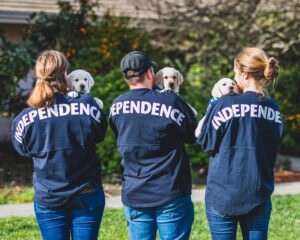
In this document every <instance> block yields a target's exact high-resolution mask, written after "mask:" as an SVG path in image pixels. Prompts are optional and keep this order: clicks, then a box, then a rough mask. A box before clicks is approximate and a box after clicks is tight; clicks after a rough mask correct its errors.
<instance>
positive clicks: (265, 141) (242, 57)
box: [197, 48, 282, 240]
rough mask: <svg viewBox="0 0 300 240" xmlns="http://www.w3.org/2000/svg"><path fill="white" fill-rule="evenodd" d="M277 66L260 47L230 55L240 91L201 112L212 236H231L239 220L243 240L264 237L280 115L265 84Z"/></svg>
mask: <svg viewBox="0 0 300 240" xmlns="http://www.w3.org/2000/svg"><path fill="white" fill-rule="evenodd" d="M278 70H279V67H278V62H277V60H276V59H275V58H273V57H270V58H269V57H268V56H267V54H266V53H265V52H264V51H263V50H261V49H259V48H246V49H244V50H243V51H242V52H240V53H239V54H238V55H237V56H236V58H235V59H234V72H235V80H236V82H237V84H238V86H239V88H240V90H241V92H242V94H239V95H234V96H223V97H221V98H220V99H219V100H218V102H217V103H216V105H214V106H213V107H212V108H210V109H209V110H208V113H206V120H205V123H204V125H203V128H202V132H201V135H200V137H199V138H198V140H197V143H198V144H199V145H201V147H202V148H203V150H204V151H206V152H208V153H209V154H210V155H211V160H210V164H209V170H208V177H207V188H206V195H205V199H206V216H207V219H208V223H209V227H210V232H211V236H212V239H217V240H219V239H222V240H223V239H228V240H231V239H236V231H237V224H238V223H239V224H240V226H241V229H242V234H243V239H251V240H258V239H259V240H263V239H267V238H268V224H269V220H270V215H271V209H272V206H271V194H272V192H273V190H274V173H273V168H274V163H275V158H276V154H277V151H278V149H279V146H280V142H281V135H282V119H281V113H280V110H279V106H278V104H277V103H276V101H275V100H273V99H272V98H270V97H268V91H267V88H268V86H269V85H272V84H274V81H275V78H276V76H277V75H278Z"/></svg>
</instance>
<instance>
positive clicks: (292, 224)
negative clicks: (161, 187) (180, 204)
mask: <svg viewBox="0 0 300 240" xmlns="http://www.w3.org/2000/svg"><path fill="white" fill-rule="evenodd" d="M0 239H1V240H8V239H9V240H14V239H20V240H21V239H22V240H25V239H30V240H32V239H41V237H40V233H39V230H38V227H37V223H36V221H35V218H34V217H12V218H3V219H0ZM99 239H105V240H123V239H128V236H127V229H126V222H125V219H124V216H123V211H122V209H106V210H105V212H104V216H103V221H102V224H101V230H100V234H99ZM191 239H193V240H199V239H204V240H205V239H210V235H209V230H208V226H207V222H206V218H205V212H204V204H203V203H197V204H195V221H194V225H193V229H192V234H191ZM238 239H242V238H241V235H240V233H239V234H238ZM269 239H271V240H297V239H300V195H288V196H274V197H273V212H272V216H271V222H270V231H269Z"/></svg>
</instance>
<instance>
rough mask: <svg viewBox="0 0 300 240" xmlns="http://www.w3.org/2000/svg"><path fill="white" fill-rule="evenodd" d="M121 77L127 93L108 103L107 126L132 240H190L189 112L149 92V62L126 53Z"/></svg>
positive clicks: (170, 96)
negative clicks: (114, 144)
mask: <svg viewBox="0 0 300 240" xmlns="http://www.w3.org/2000/svg"><path fill="white" fill-rule="evenodd" d="M120 66H121V72H122V74H123V76H124V79H125V81H126V83H127V84H128V86H129V88H130V92H127V93H125V94H123V95H121V96H119V97H118V98H116V99H115V100H114V101H113V104H112V106H111V108H110V125H111V127H112V129H113V131H114V132H115V135H116V138H117V147H118V150H119V152H120V153H121V156H122V162H121V164H122V167H123V182H122V202H123V204H124V213H125V216H126V219H127V226H128V232H129V235H130V239H132V240H140V239H143V240H152V239H155V238H156V232H157V229H158V231H159V235H160V238H161V239H173V240H175V239H189V235H190V231H191V227H192V223H193V220H194V206H193V203H192V201H191V173H190V166H189V159H188V156H187V154H186V151H185V146H184V143H190V144H191V143H194V141H195V140H196V139H195V137H194V131H195V128H196V126H197V123H196V119H195V117H194V114H193V112H192V110H191V108H190V107H189V106H188V105H187V104H186V103H185V102H184V101H183V100H182V99H181V98H180V97H179V96H178V95H177V94H176V93H174V92H172V91H171V92H164V93H161V92H160V91H155V90H153V86H154V84H155V81H156V79H155V75H154V71H153V67H155V66H156V63H154V62H152V61H151V60H150V59H149V58H148V57H147V56H146V55H145V53H143V52H138V51H133V52H130V53H128V54H127V55H126V56H125V57H124V58H123V59H122V61H121V64H120Z"/></svg>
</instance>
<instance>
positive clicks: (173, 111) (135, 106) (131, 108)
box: [110, 101, 185, 126]
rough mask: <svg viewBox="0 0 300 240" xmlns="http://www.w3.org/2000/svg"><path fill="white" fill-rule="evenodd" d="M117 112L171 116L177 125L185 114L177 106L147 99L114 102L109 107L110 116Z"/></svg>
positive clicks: (117, 113)
mask: <svg viewBox="0 0 300 240" xmlns="http://www.w3.org/2000/svg"><path fill="white" fill-rule="evenodd" d="M119 114H148V115H152V116H160V117H164V118H171V119H172V120H173V121H174V122H176V123H177V124H178V125H179V126H181V124H182V121H183V119H184V118H185V115H184V114H183V113H182V112H181V111H180V110H179V109H177V108H172V106H167V105H165V104H162V103H157V102H153V103H152V102H147V101H124V102H116V103H114V104H113V105H112V106H111V108H110V116H115V115H119Z"/></svg>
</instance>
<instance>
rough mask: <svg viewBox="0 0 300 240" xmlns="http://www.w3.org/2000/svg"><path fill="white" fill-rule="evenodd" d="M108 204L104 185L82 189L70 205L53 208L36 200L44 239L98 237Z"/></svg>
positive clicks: (36, 209) (35, 203)
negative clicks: (86, 189)
mask: <svg viewBox="0 0 300 240" xmlns="http://www.w3.org/2000/svg"><path fill="white" fill-rule="evenodd" d="M104 205H105V197H104V192H103V189H102V188H97V189H96V190H93V191H91V192H84V193H80V194H79V195H78V196H76V197H75V198H74V199H72V200H71V201H70V202H69V203H68V204H67V206H65V207H62V208H59V209H52V208H48V207H46V206H43V205H42V204H39V203H37V202H36V201H35V202H34V211H35V216H36V219H37V222H38V225H39V228H40V231H41V234H42V237H43V239H44V240H53V239H54V240H67V239H70V235H72V239H84V240H92V239H97V237H98V232H99V228H100V223H101V219H102V214H103V210H104Z"/></svg>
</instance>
